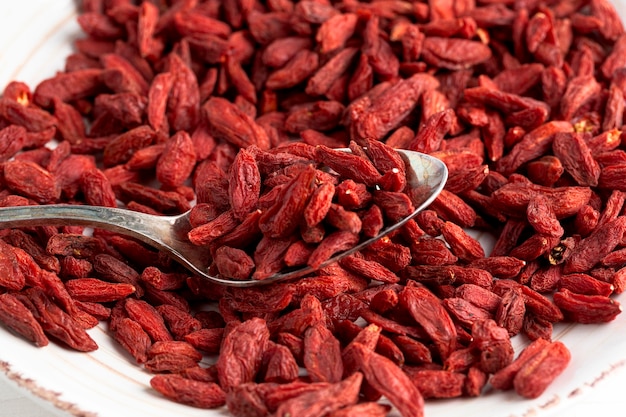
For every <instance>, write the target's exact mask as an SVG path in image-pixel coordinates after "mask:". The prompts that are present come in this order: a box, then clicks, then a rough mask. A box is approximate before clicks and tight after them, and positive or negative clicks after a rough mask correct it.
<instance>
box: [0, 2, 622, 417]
mask: <svg viewBox="0 0 626 417" xmlns="http://www.w3.org/2000/svg"><path fill="white" fill-rule="evenodd" d="M78 21H79V23H80V25H81V27H82V29H83V30H84V33H85V36H84V37H82V38H81V39H78V40H76V42H75V47H76V52H75V53H74V54H72V55H71V56H69V57H67V60H66V67H65V69H64V71H62V72H60V73H58V74H57V75H56V76H54V77H53V78H51V79H48V80H45V81H43V82H42V83H41V84H39V85H38V86H37V87H36V88H35V89H34V91H32V92H31V90H30V89H29V87H28V86H26V85H24V84H22V83H20V82H13V83H11V84H9V85H8V86H6V88H5V89H4V91H3V94H2V98H0V126H1V129H0V158H1V160H2V161H3V162H2V164H1V165H0V167H1V168H2V169H1V170H0V171H1V173H2V175H1V178H0V185H1V187H2V188H1V189H2V191H0V205H1V206H10V205H26V204H50V203H72V204H91V205H104V206H114V205H116V204H119V202H121V203H123V205H124V206H125V207H127V208H129V209H132V210H139V211H145V212H150V213H162V214H175V213H181V212H184V211H186V210H188V209H190V208H191V207H192V206H193V216H192V221H193V222H194V226H195V228H194V231H193V232H192V233H191V234H190V239H191V240H192V241H194V242H195V243H197V244H199V245H202V246H206V247H207V253H208V254H209V255H207V256H214V259H215V270H216V271H218V272H220V273H222V274H223V275H225V276H228V277H231V278H234V279H247V278H249V277H252V278H257V279H261V278H263V277H265V276H267V275H271V274H272V273H274V272H275V271H276V270H280V269H281V268H283V267H284V266H285V265H286V264H287V266H294V265H300V264H306V263H309V264H312V265H314V266H315V265H318V263H319V262H320V259H324V258H325V257H326V256H328V255H329V253H330V252H332V251H333V250H335V249H337V248H340V247H345V246H349V245H352V244H354V243H355V242H356V241H357V240H358V238H356V237H355V236H360V234H363V235H367V233H370V234H371V233H374V231H373V230H375V229H376V227H377V226H380V224H381V221H382V220H381V219H386V220H387V221H394V219H395V218H397V216H401V215H403V214H405V213H406V212H407V210H409V209H410V207H411V206H410V203H411V201H410V198H409V197H410V195H408V197H407V194H406V193H403V191H404V190H403V184H404V183H403V181H404V178H403V176H402V175H398V174H399V173H403V170H402V168H403V167H402V164H397V163H396V162H397V159H396V158H395V157H394V156H393V155H394V152H391V151H390V149H391V148H404V149H409V150H417V151H421V152H424V153H428V154H431V155H434V156H436V157H438V158H440V159H442V160H443V161H444V162H445V163H446V165H447V166H448V169H449V172H450V177H449V181H448V183H447V185H446V189H445V190H444V192H443V193H442V194H441V195H440V197H438V198H437V200H436V201H435V202H434V203H433V204H432V205H431V206H430V208H429V209H428V210H426V211H424V212H422V213H421V214H419V215H418V217H416V218H415V219H414V220H413V221H411V222H409V223H407V225H405V226H403V227H402V228H401V229H399V230H398V231H396V232H394V233H392V234H391V235H390V236H388V237H386V238H384V239H381V240H379V241H377V242H376V243H375V244H374V245H372V246H371V247H369V249H367V250H363V251H361V252H359V253H357V254H355V255H352V256H350V257H348V258H345V259H343V260H342V261H340V262H338V263H335V264H332V265H330V266H327V267H324V268H322V269H320V270H319V271H317V272H315V273H314V274H311V275H310V276H308V277H305V278H301V279H298V280H296V281H292V282H288V283H280V284H276V285H271V286H264V287H261V288H243V289H242V288H240V289H237V288H225V287H220V286H217V285H214V284H211V283H208V282H206V281H203V280H201V279H199V278H197V277H194V276H189V274H188V273H187V272H185V271H184V270H183V269H182V268H181V267H180V266H179V265H177V264H176V263H173V262H172V261H171V260H170V259H168V258H167V257H165V256H163V255H162V254H160V253H157V252H155V251H154V250H152V249H149V248H147V247H144V246H142V245H141V244H139V243H137V242H135V241H133V240H131V239H129V238H126V237H123V236H119V235H115V234H112V233H110V232H104V231H101V230H95V231H94V233H93V236H86V235H84V234H83V229H82V228H80V227H52V226H46V227H37V228H29V229H14V230H4V231H2V233H1V236H2V239H1V240H0V247H1V249H2V250H1V251H0V269H2V271H3V273H2V274H0V320H1V321H2V323H3V324H4V325H5V326H6V327H8V328H10V329H12V330H13V331H15V332H17V333H19V334H21V335H22V336H24V337H25V338H27V339H29V340H31V341H32V342H33V343H35V344H36V345H39V346H43V345H46V344H47V343H48V338H51V339H53V340H55V341H58V342H60V343H63V344H65V345H68V346H70V347H73V348H75V349H77V350H82V351H90V350H93V349H96V348H97V346H96V344H95V343H94V341H93V340H92V339H91V338H90V336H89V334H88V333H87V332H86V331H85V329H88V328H90V327H93V326H95V325H96V324H98V323H99V322H100V321H106V322H107V323H108V328H109V330H110V333H111V336H112V337H114V338H115V339H116V340H117V341H118V342H119V343H120V344H121V345H122V346H123V347H124V348H125V349H126V350H127V351H128V352H129V353H130V355H132V357H133V358H134V360H136V362H137V363H138V365H139V366H142V367H143V368H145V369H146V370H147V371H150V372H153V373H155V374H156V375H155V376H154V377H153V379H152V386H153V387H154V388H155V389H156V390H157V391H159V392H161V393H162V394H163V395H165V396H166V397H168V398H171V399H172V400H174V401H178V402H181V403H185V404H189V405H192V406H196V407H206V408H217V407H222V406H224V405H226V406H227V407H228V409H229V411H230V412H231V413H232V414H233V415H235V416H265V415H276V416H311V417H313V416H333V417H339V416H343V417H346V416H383V415H386V414H387V413H388V412H389V410H390V407H389V406H388V405H386V404H387V403H386V402H378V400H379V399H380V398H381V397H385V398H386V399H387V400H388V402H390V403H391V404H392V405H393V406H395V408H396V409H397V410H398V411H399V412H400V413H401V414H402V415H403V416H406V417H408V416H420V415H422V413H423V399H425V398H449V397H463V396H478V395H480V394H481V392H482V391H483V390H484V387H485V386H486V385H490V386H492V387H494V388H496V389H502V390H507V389H514V390H515V391H516V392H517V393H519V394H520V395H521V396H524V397H528V398H534V397H537V396H539V395H540V394H541V393H542V392H543V391H544V390H545V388H546V387H547V385H549V384H550V383H551V382H552V380H553V379H554V378H556V376H557V375H558V373H559V372H560V371H562V370H563V369H564V368H565V367H566V365H567V363H568V361H569V359H570V354H569V351H568V350H567V348H566V347H565V346H564V345H563V344H562V343H561V342H558V341H551V334H552V326H553V324H554V323H557V322H561V321H573V322H579V323H600V322H608V321H611V320H612V319H614V318H615V316H616V315H617V314H619V312H620V306H619V304H618V303H617V302H616V301H615V300H614V299H612V298H611V296H613V295H614V294H617V293H621V292H622V291H623V290H624V288H625V286H626V269H625V266H626V241H625V239H624V232H625V231H626V216H624V215H623V209H624V202H625V194H624V191H626V151H625V150H624V144H623V126H622V124H623V115H624V95H625V94H626V34H625V33H624V28H623V26H622V23H621V22H620V19H619V16H618V15H617V13H616V10H615V8H614V7H613V6H612V5H611V4H610V3H609V2H608V1H607V0H552V1H538V0H537V1H533V0H529V1H507V0H503V1H498V0H489V1H486V0H485V1H481V0H478V1H473V0H464V1H446V0H430V1H413V2H411V1H403V0H373V1H371V2H359V1H356V0H346V1H344V2H330V1H327V0H302V1H297V2H293V1H291V0H268V1H266V2H262V1H246V0H223V1H220V0H204V1H203V0H171V1H165V0H162V1H147V0H145V1H143V2H140V1H132V0H84V1H83V4H82V10H81V14H80V16H79V18H78ZM53 139H56V140H57V142H58V146H56V147H55V148H54V149H53V150H51V149H50V148H49V147H46V146H45V145H46V144H47V143H49V142H50V141H51V140H53ZM338 147H351V149H352V150H353V155H354V156H355V157H357V158H359V159H358V161H359V162H351V163H347V164H343V163H341V162H340V163H337V164H335V166H333V168H334V170H335V171H336V172H339V173H341V174H346V175H344V178H343V179H341V181H339V180H338V178H337V177H335V176H333V175H330V174H328V173H327V172H324V171H319V170H317V171H316V170H314V169H312V168H311V165H315V164H318V163H320V162H322V161H323V162H325V163H326V162H328V161H329V160H330V159H332V157H331V156H332V155H335V151H333V149H331V148H338ZM378 151H380V154H377V152H378ZM381 154H382V155H386V156H385V157H384V158H380V155H381ZM346 155H348V154H346V153H343V154H342V156H340V157H339V159H340V160H341V161H344V162H345V161H347V159H346V158H348V157H347V156H346ZM376 155H378V156H376ZM322 156H324V157H325V158H330V159H322ZM341 158H343V159H341ZM381 161H383V162H381ZM393 161H396V162H393ZM394 164H395V165H394ZM329 165H330V164H329ZM344 165H345V166H344ZM354 166H358V167H359V169H357V170H350V169H348V168H350V167H354ZM344 168H346V169H345V171H346V173H342V172H341V171H342V169H344ZM347 171H350V172H347ZM350 181H352V182H350ZM155 184H157V185H156V186H155ZM281 202H283V203H284V204H281ZM316 207H318V208H319V207H323V209H322V208H319V209H315V208H316ZM322 214H324V216H322ZM468 228H472V229H477V230H485V231H488V232H492V233H494V234H495V236H497V240H496V243H495V247H494V249H493V251H492V253H490V254H489V255H488V256H485V253H484V250H483V248H482V247H481V245H480V244H479V242H477V241H476V240H475V239H473V238H472V237H471V236H470V235H468V233H467V232H466V230H467V229H468ZM337 234H339V235H340V236H341V239H339V238H336V240H335V241H333V240H332V239H330V238H331V236H337ZM261 235H262V237H261ZM259 239H260V240H259ZM329 240H330V241H331V244H329V245H328V246H329V247H330V248H331V249H332V250H329V249H328V248H327V249H326V251H321V252H324V253H323V254H322V255H323V256H319V255H318V256H319V257H318V258H313V260H312V261H311V257H312V256H313V254H314V253H316V250H317V251H318V254H319V252H320V251H319V248H320V247H323V245H324V243H322V242H328V241H329ZM252 241H255V242H258V245H256V246H255V245H249V244H248V243H249V242H252ZM207 302H210V303H212V304H213V305H216V306H217V307H219V308H217V309H216V310H210V311H209V310H206V309H202V308H200V306H206V304H207ZM517 334H521V335H520V336H519V337H525V338H529V339H530V340H532V342H531V343H530V345H529V346H528V347H527V348H526V349H525V350H524V351H522V352H521V353H520V354H519V355H518V356H517V357H515V353H514V351H513V348H512V346H511V340H510V338H511V337H512V336H514V335H517ZM207 356H209V357H214V358H216V360H215V362H214V364H213V365H210V366H207V365H205V363H204V362H202V363H201V360H202V359H203V357H207ZM303 370H304V371H305V372H302V371H303Z"/></svg>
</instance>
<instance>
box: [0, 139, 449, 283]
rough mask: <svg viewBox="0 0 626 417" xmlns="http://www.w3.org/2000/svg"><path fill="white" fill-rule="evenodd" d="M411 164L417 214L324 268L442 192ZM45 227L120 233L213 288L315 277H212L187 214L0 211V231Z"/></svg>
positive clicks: (438, 179) (441, 169)
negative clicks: (191, 232) (214, 285)
mask: <svg viewBox="0 0 626 417" xmlns="http://www.w3.org/2000/svg"><path fill="white" fill-rule="evenodd" d="M398 151H399V153H400V155H401V156H402V157H403V158H404V159H405V162H407V187H410V188H412V190H411V193H410V194H411V197H412V199H413V204H414V206H415V211H414V212H413V213H411V214H410V215H409V216H407V217H405V218H404V219H402V220H400V221H399V222H397V223H395V224H392V225H390V226H388V227H387V228H385V229H383V230H382V231H381V232H380V233H379V234H378V235H377V236H375V237H373V238H371V239H368V240H366V241H363V242H361V243H359V244H358V245H357V246H355V247H353V248H351V249H349V250H346V251H343V252H340V253H337V254H335V255H334V256H333V257H332V258H330V259H328V260H327V261H326V262H324V263H323V264H322V265H321V266H320V268H321V267H324V266H326V265H329V264H330V263H332V262H336V261H338V260H339V259H341V258H342V257H344V256H347V255H349V254H351V253H354V252H356V251H359V250H361V249H363V248H365V247H366V246H368V245H369V244H371V243H373V242H374V241H376V240H378V239H380V238H381V237H383V236H385V235H387V234H389V233H390V232H392V231H393V230H395V229H397V228H398V227H400V226H402V225H403V224H404V223H406V222H407V221H408V220H410V219H411V218H413V217H414V216H415V215H416V214H417V213H419V212H420V211H422V210H424V209H425V208H426V207H427V206H428V205H429V204H430V203H431V202H432V201H433V200H434V199H435V198H437V196H438V195H439V193H440V192H441V190H442V189H443V187H444V185H445V183H446V180H447V177H448V170H447V168H446V166H445V164H444V163H443V162H441V161H440V160H438V159H436V158H434V157H431V156H429V155H425V154H422V153H418V152H412V151H406V150H398ZM42 225H55V226H64V225H82V226H89V227H97V228H100V229H105V230H109V231H112V232H117V233H120V234H123V235H126V236H130V237H133V238H136V239H138V240H139V241H141V242H144V243H146V244H148V245H150V246H152V247H154V248H156V249H158V250H161V251H163V252H166V253H168V254H169V255H170V256H171V257H172V258H173V259H175V260H176V261H178V262H179V263H180V264H181V265H183V266H184V267H186V268H187V269H189V270H190V271H191V272H193V273H194V274H197V275H198V276H201V277H204V278H206V279H208V280H210V281H212V282H216V283H219V284H223V285H228V286H234V287H249V286H254V285H259V284H267V283H271V282H276V281H279V280H286V279H292V278H297V277H301V276H303V275H306V274H308V273H311V272H313V269H311V268H310V267H302V268H298V269H295V270H289V271H287V272H281V273H278V274H275V275H272V276H270V277H268V278H265V279H262V280H245V281H236V280H231V279H226V278H223V277H220V276H213V275H210V274H209V273H208V271H209V267H210V258H211V257H210V256H208V253H207V249H206V248H204V247H201V246H196V245H193V244H192V243H190V242H189V241H188V240H187V232H189V230H190V228H191V225H190V223H189V212H186V213H183V214H180V215H176V216H155V215H150V214H144V213H139V212H135V211H131V210H125V209H118V208H108V207H94V206H82V205H42V206H19V207H5V208H0V228H13V227H25V226H42Z"/></svg>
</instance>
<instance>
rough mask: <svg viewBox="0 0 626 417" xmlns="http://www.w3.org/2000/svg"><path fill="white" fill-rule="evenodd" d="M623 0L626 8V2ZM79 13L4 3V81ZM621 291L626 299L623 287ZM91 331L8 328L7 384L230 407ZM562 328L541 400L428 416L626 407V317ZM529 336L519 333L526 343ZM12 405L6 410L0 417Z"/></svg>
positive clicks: (30, 66)
mask: <svg viewBox="0 0 626 417" xmlns="http://www.w3.org/2000/svg"><path fill="white" fill-rule="evenodd" d="M9 3H10V4H9ZM616 4H618V5H619V6H621V7H620V8H621V10H622V11H624V10H626V0H616ZM75 19H76V12H75V3H74V2H73V1H72V0H21V1H19V2H13V1H11V2H9V1H6V0H5V1H2V5H0V35H1V36H0V88H3V87H4V85H6V83H7V82H8V81H9V80H15V79H17V80H21V81H24V82H26V83H28V84H29V85H30V86H31V87H34V86H35V85H36V84H37V82H39V81H40V80H42V79H44V78H46V77H49V76H51V75H53V74H54V72H55V71H57V70H60V69H62V68H63V62H64V58H65V57H66V56H67V55H68V54H69V53H70V52H71V45H70V43H71V41H72V40H73V39H74V38H75V37H77V36H78V35H79V33H80V29H79V27H78V25H77V24H76V21H75ZM617 299H618V300H619V301H621V302H622V303H626V296H624V295H622V296H619V297H617ZM90 334H91V336H92V337H93V338H94V339H95V340H96V342H97V343H98V345H99V346H100V348H99V349H98V350H97V351H95V352H93V353H89V354H85V353H76V352H72V351H69V350H66V349H64V348H61V347H59V346H57V345H55V344H51V345H49V346H47V347H45V348H42V349H38V348H35V347H33V346H31V345H30V344H29V343H27V342H24V341H22V340H21V339H19V338H17V337H14V336H13V335H12V334H10V333H8V332H7V331H6V330H5V329H4V328H2V327H0V340H1V342H0V370H2V372H0V389H3V388H4V387H6V386H8V385H11V386H15V387H20V388H18V389H20V390H21V393H20V395H22V396H24V397H27V400H28V401H34V402H38V403H39V405H40V406H42V407H44V409H45V410H46V412H47V413H48V415H50V413H52V414H55V415H58V416H63V417H67V416H69V415H74V416H100V417H119V416H131V415H132V416H137V417H141V416H151V417H171V416H177V417H193V416H203V417H209V416H214V417H216V416H226V415H227V413H226V412H224V411H207V410H198V409H194V408H190V407H186V406H181V405H177V404H174V403H172V402H170V401H167V400H165V399H163V398H161V397H160V396H159V395H158V394H156V393H155V392H154V391H152V390H151V389H150V386H149V380H150V375H149V374H147V373H145V372H143V371H142V370H141V369H139V368H138V367H136V366H134V365H133V364H132V361H131V360H130V359H129V357H128V356H127V355H126V353H125V352H123V351H122V350H121V349H120V348H118V347H117V346H116V345H115V344H113V343H112V342H111V339H110V338H109V337H108V336H107V335H106V331H105V329H104V327H97V328H95V329H93V330H91V331H90ZM554 336H555V339H559V340H562V341H563V342H564V343H565V344H566V345H567V346H568V347H569V348H570V350H571V352H572V362H571V364H570V366H569V367H568V368H567V370H566V371H565V372H564V373H563V374H562V375H561V376H559V378H558V379H557V380H556V381H555V383H554V384H553V385H552V386H550V387H549V388H548V390H547V391H546V392H545V393H544V394H543V395H542V396H541V397H540V398H538V399H536V400H532V401H529V400H524V399H521V398H519V397H518V396H516V395H514V394H511V393H502V392H489V393H486V394H485V395H483V396H482V397H479V398H476V399H456V400H449V401H436V402H432V401H431V402H428V403H427V406H426V416H427V417H443V416H447V417H450V416H459V415H467V416H475V415H480V416H482V417H511V416H517V417H522V416H537V417H547V416H552V415H568V416H578V415H580V416H582V415H583V413H588V412H589V411H590V410H593V411H594V412H596V413H600V414H602V413H603V412H608V411H611V410H614V407H617V406H620V405H621V406H622V407H623V406H626V397H624V396H623V395H622V396H620V394H619V391H618V389H619V388H620V387H623V386H624V385H625V384H626V371H625V370H624V364H625V363H626V315H623V314H622V315H620V316H618V318H617V319H616V320H615V321H614V322H612V323H610V324H606V325H598V326H595V325H587V326H583V325H578V326H558V327H557V328H556V329H555V333H554ZM522 340H523V339H520V338H516V339H515V342H516V343H517V344H518V346H516V347H517V348H518V349H519V348H521V347H522V346H521V344H522V343H523V342H522ZM3 379H4V381H3ZM7 382H8V384H7ZM622 409H623V408H622ZM6 412H7V410H6V409H2V408H0V415H8V414H6ZM33 415H34V414H33ZM37 415H45V414H37ZM24 417H26V416H24Z"/></svg>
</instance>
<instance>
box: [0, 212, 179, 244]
mask: <svg viewBox="0 0 626 417" xmlns="http://www.w3.org/2000/svg"><path fill="white" fill-rule="evenodd" d="M172 219H174V217H165V216H164V217H161V216H153V215H150V214H145V213H139V212H135V211H131V210H123V209H117V208H111V207H94V206H81V205H69V204H64V205H63V204H58V205H54V204H53V205H43V206H15V207H3V208H0V227H2V228H13V227H26V226H46V225H52V226H90V227H98V228H101V229H105V230H109V231H111V232H119V233H123V234H125V235H129V236H132V237H135V238H137V239H139V240H141V241H143V242H146V243H150V244H154V242H155V240H160V238H162V237H163V236H158V234H160V233H155V229H156V230H159V229H164V230H165V231H166V232H167V230H168V227H169V228H171V226H172V224H173V221H172ZM160 223H163V224H164V227H159V226H158V225H159V224H160Z"/></svg>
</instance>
